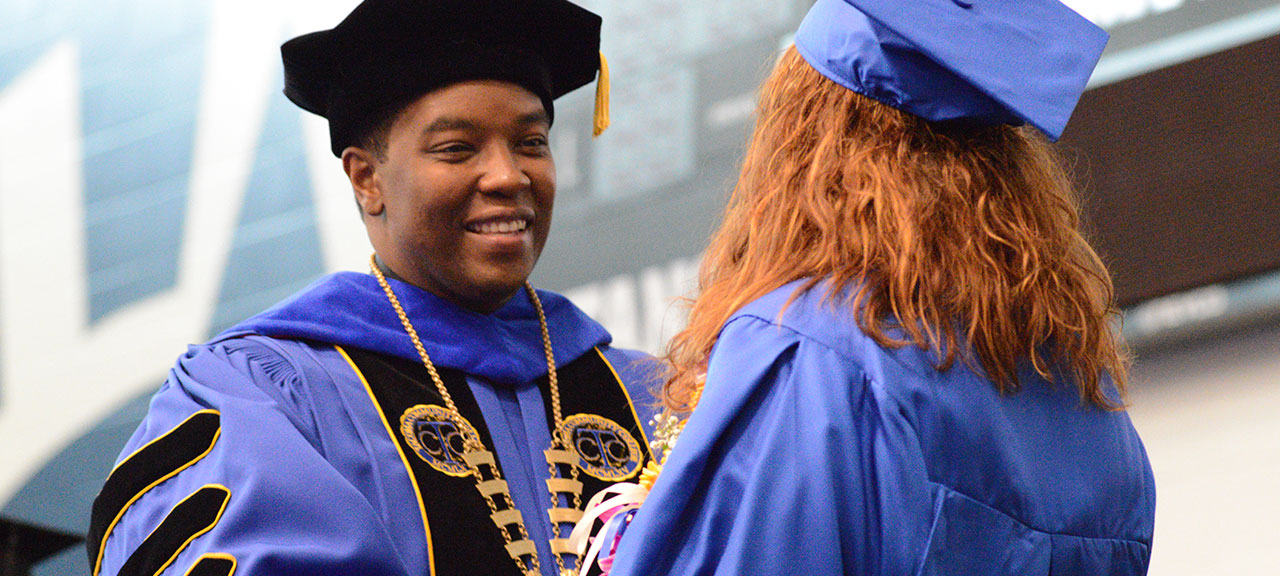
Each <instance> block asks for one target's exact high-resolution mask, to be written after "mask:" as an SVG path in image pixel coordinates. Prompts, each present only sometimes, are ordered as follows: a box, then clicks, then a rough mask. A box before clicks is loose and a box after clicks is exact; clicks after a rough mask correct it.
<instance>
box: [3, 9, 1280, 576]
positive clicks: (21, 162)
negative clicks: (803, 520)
mask: <svg viewBox="0 0 1280 576" xmlns="http://www.w3.org/2000/svg"><path fill="white" fill-rule="evenodd" d="M355 3H356V2H354V1H352V0H305V1H304V0H278V1H268V2H261V1H255V2H250V1H248V0H216V1H214V0H94V1H90V0H59V1H58V2H47V1H43V0H0V517H2V518H3V521H5V522H10V523H15V524H23V525H33V526H40V527H44V529H47V530H51V531H56V532H60V533H65V534H69V535H76V534H83V533H84V531H85V529H86V527H87V524H88V515H89V504H90V502H91V501H92V498H93V496H94V494H95V493H96V491H97V489H98V488H99V487H100V485H101V483H102V481H103V480H104V479H105V477H106V474H107V472H108V471H109V470H110V468H111V466H112V463H113V461H114V458H115V457H116V455H117V453H118V451H119V449H120V447H121V446H122V445H123V443H124V442H125V440H126V439H127V438H128V436H129V435H130V434H131V433H132V431H133V429H134V427H135V426H136V424H137V422H138V420H139V419H140V418H141V417H142V415H143V414H144V413H145V410H146V403H147V399H148V397H149V396H150V394H151V392H152V391H153V390H154V389H155V388H156V387H157V386H158V385H159V384H160V382H161V381H163V379H164V377H165V374H166V370H167V368H168V366H170V365H171V364H172V362H173V360H174V358H176V357H177V356H178V355H179V354H181V353H182V352H183V350H184V347H185V345H187V344H190V343H196V342H200V341H202V340H204V339H206V338H208V337H209V336H210V335H212V334H214V333H217V332H218V331H220V330H221V329H223V328H225V327H227V326H229V325H231V324H232V323H234V322H236V321H237V320H239V319H242V318H244V317H246V316H248V315H250V314H253V313H254V312H256V311H258V310H261V309H263V308H265V307H266V306H268V305H270V304H272V303H274V302H275V301H277V300H279V299H281V298H283V297H285V296H286V295H288V294H290V293H292V292H294V291H296V290H299V289H301V288H302V287H304V286H306V285H307V284H308V283H309V282H311V281H313V280H315V279H316V278H317V277H319V276H320V275H322V274H324V273H326V272H329V271H334V270H344V269H349V270H363V268H364V262H365V261H366V259H367V257H368V254H369V252H370V251H371V249H370V247H369V244H368V241H367V240H366V239H365V237H364V233H363V229H362V227H361V225H360V222H359V217H358V214H357V212H356V208H355V205H354V202H353V200H352V198H351V193H350V190H349V187H348V186H347V183H346V180H345V177H344V176H343V173H342V170H341V166H340V164H339V162H338V161H337V160H336V159H334V158H333V157H332V155H331V154H330V153H329V150H328V135H327V127H326V125H325V123H324V121H323V120H322V119H319V118H316V117H314V116H311V115H309V114H306V113H304V112H302V111H300V110H299V109H297V108H296V107H294V106H293V105H291V104H290V103H289V102H288V101H287V100H286V99H285V98H284V97H283V95H282V94H281V93H280V89H281V76H282V74H281V71H280V63H279V45H280V43H281V42H283V41H284V40H286V39H288V38H290V37H292V36H295V35H297V34H300V33H303V32H309V31H313V30H318V29H321V28H328V27H331V26H332V25H333V24H335V23H337V22H338V21H339V20H340V19H341V18H342V17H343V16H345V14H346V13H347V12H349V11H350V9H351V8H352V7H353V6H354V5H355ZM581 3H582V4H583V5H585V6H586V7H587V8H589V9H592V10H594V11H596V12H597V13H599V14H601V15H602V16H603V17H604V20H605V28H604V46H603V50H604V52H605V54H606V55H607V56H608V57H609V62H610V65H611V71H612V78H613V103H612V108H613V121H614V124H613V127H612V128H611V129H610V130H609V131H608V132H606V133H605V134H604V135H603V136H602V137H600V138H599V139H596V140H592V138H591V136H590V133H591V126H590V122H591V120H590V117H591V109H592V95H591V94H590V92H591V91H590V90H583V91H579V92H577V93H574V94H571V95H569V96H566V97H565V98H563V99H561V100H560V101H559V102H558V103H557V107H558V113H557V114H556V117H557V123H556V126H555V128H554V131H553V136H552V140H553V143H552V145H553V151H554V154H555V158H556V161H557V168H558V173H559V197H558V202H557V206H556V223H555V226H554V229H553V232H552V235H551V239H550V241H549V243H548V245H547V249H546V251H545V253H544V254H543V257H542V261H541V263H540V264H539V267H538V270H537V272H536V273H535V275H534V282H535V284H537V285H538V286H540V287H543V288H548V289H552V290H559V291H563V292H565V293H566V294H568V295H569V296H570V297H572V298H573V299H574V300H575V301H576V302H577V303H578V304H579V305H580V306H581V307H582V308H583V309H585V310H586V311H587V312H588V313H590V314H592V315H593V316H594V317H596V318H597V319H599V320H600V321H601V322H603V323H604V324H605V325H606V326H607V327H609V329H610V330H611V331H612V332H613V334H614V336H615V341H616V342H617V343H618V344H619V345H622V346H627V347H633V348H642V349H646V350H649V351H655V352H656V351H659V350H660V349H661V346H662V344H663V343H664V342H665V341H666V340H667V339H668V338H669V337H670V336H671V335H672V334H673V333H674V332H675V330H677V329H678V328H679V327H680V325H681V322H682V321H683V318H682V312H681V309H680V308H679V307H678V306H676V305H674V304H673V301H674V299H676V298H677V297H679V296H681V295H687V294H689V293H690V292H691V290H692V288H693V286H694V282H695V278H696V273H697V265H698V257H699V254H700V253H701V251H702V250H703V248H704V247H705V244H706V239H707V237H708V234H709V233H710V231H711V230H712V228H713V227H714V226H715V224H716V222H717V219H718V217H719V209H720V207H721V206H722V205H723V202H724V200H725V197H726V195H727V193H728V191H729V190H730V189H731V187H732V183H733V179H734V177H735V175H736V171H737V164H738V161H739V158H740V155H741V152H742V150H743V148H744V144H745V140H746V137H747V135H748V132H749V130H750V127H751V123H752V119H753V118H752V115H753V109H754V101H755V89H756V87H757V86H758V84H759V82H760V81H761V79H762V78H763V77H764V74H765V73H766V71H767V70H768V68H769V66H770V65H771V64H772V62H773V59H774V58H775V57H776V55H777V53H778V51H779V49H781V48H782V47H785V46H786V45H787V44H788V43H789V35H790V33H791V32H792V31H793V30H794V29H795V27H796V25H797V24H798V23H799V20H800V19H801V18H802V17H803V15H804V13H805V11H806V10H807V9H808V6H809V5H810V3H811V2H810V1H809V0H648V1H645V2H625V1H619V0H590V1H584V2H581ZM1067 4H1068V5H1070V6H1072V7H1073V8H1075V9H1076V10H1077V11H1079V12H1080V13H1081V14H1083V15H1084V16H1086V17H1088V18H1090V19H1091V20H1093V21H1095V22H1097V23H1098V24H1100V25H1102V26H1104V27H1105V28H1107V29H1108V31H1109V32H1111V34H1112V40H1111V43H1110V44H1109V46H1108V48H1107V51H1106V53H1105V54H1104V56H1103V60H1102V63H1101V64H1100V66H1099V68H1098V71H1097V72H1096V73H1095V75H1094V78H1093V80H1092V82H1091V89H1090V90H1089V91H1088V92H1086V94H1085V96H1084V98H1083V99H1082V100H1081V103H1080V106H1079V108H1078V110H1077V113H1076V115H1075V118H1074V120H1073V123H1072V124H1071V125H1070V126H1069V127H1068V129H1067V132H1066V134H1065V135H1064V137H1063V143H1062V144H1063V145H1062V149H1063V151H1064V153H1065V154H1066V155H1067V157H1068V159H1069V160H1070V161H1071V162H1072V165H1073V167H1074V172H1075V174H1076V176H1077V178H1078V180H1079V182H1080V183H1081V185H1082V188H1083V190H1084V192H1085V199H1084V200H1085V213H1086V218H1087V222H1086V223H1087V225H1088V229H1089V232H1090V236H1091V238H1092V239H1093V240H1094V241H1095V244H1096V247H1097V248H1098V249H1099V252H1100V253H1101V254H1102V255H1103V257H1104V259H1105V260H1106V261H1107V262H1108V264H1109V265H1110V266H1111V268H1112V270H1113V272H1114V274H1115V277H1116V286H1117V289H1118V290H1119V296H1120V299H1121V303H1122V304H1123V306H1124V307H1125V308H1126V312H1127V313H1126V322H1125V326H1124V330H1125V333H1126V337H1128V338H1129V339H1130V341H1131V342H1133V343H1134V345H1135V348H1136V349H1137V351H1138V354H1139V359H1138V364H1137V367H1136V371H1135V376H1134V379H1135V385H1136V392H1135V396H1134V404H1135V406H1134V409H1133V416H1134V420H1135V422H1136V424H1137V425H1138V428H1139V430H1140V431H1141V432H1142V433H1143V435H1144V439H1145V440H1146V442H1147V445H1148V449H1149V451H1150V453H1151V457H1152V460H1153V464H1154V466H1155V469H1156V474H1157V481H1158V484H1159V488H1160V502H1159V508H1158V513H1157V527H1156V542H1155V548H1154V550H1155V552H1154V558H1153V563H1152V570H1151V573H1152V574H1157V575H1168V574H1206V573H1230V574H1272V573H1274V570H1275V569H1276V567H1277V566H1280V548H1277V547H1276V546H1275V545H1274V542H1275V541H1276V540H1278V539H1280V527H1277V523H1276V522H1275V520H1274V519H1275V518H1277V517H1280V496H1277V495H1276V494H1275V491H1274V489H1273V488H1272V485H1273V484H1274V480H1273V479H1274V478H1275V477H1276V476H1278V475H1280V417H1278V415H1280V184H1278V182H1280V179H1277V178H1276V177H1275V175H1276V174H1277V173H1280V74H1277V71H1278V70H1280V0H1068V1H1067ZM68 542H70V540H69V541H68ZM87 570H88V568H87V563H86V561H85V558H84V551H83V546H73V547H72V548H70V549H68V550H67V551H66V552H63V553H61V554H57V555H54V556H52V557H50V558H48V559H46V560H43V561H42V562H41V563H39V564H37V565H36V566H35V567H34V569H33V573H34V574H71V573H76V574H83V573H86V572H87Z"/></svg>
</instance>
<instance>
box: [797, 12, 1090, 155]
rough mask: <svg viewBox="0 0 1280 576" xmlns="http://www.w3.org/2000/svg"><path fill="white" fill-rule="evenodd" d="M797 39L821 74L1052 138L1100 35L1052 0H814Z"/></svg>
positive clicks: (901, 101)
mask: <svg viewBox="0 0 1280 576" xmlns="http://www.w3.org/2000/svg"><path fill="white" fill-rule="evenodd" d="M795 43H796V49H797V50H798V51H799V52H800V54H801V55H802V56H803V57H804V58H805V60H806V61H807V62H808V63H809V64H810V65H811V66H813V67H814V68H815V69H817V70H818V71H819V72H821V73H822V74H823V75H824V76H826V77H827V78H829V79H831V80H832V81H834V82H836V83H838V84H840V85H842V86H844V87H846V88H848V89H850V90H853V91H855V92H857V93H859V94H862V95H864V96H867V97H868V98H872V99H875V100H878V101H880V102H882V103H884V104H887V105H889V106H893V107H894V108H897V109H899V110H902V111H904V112H908V113H911V114H914V115H916V116H920V117H921V118H924V119H926V120H931V121H952V120H964V121H969V122H974V123H978V124H1014V125H1020V124H1024V123H1028V124H1031V125H1032V126H1035V127H1036V128H1038V129H1040V131H1042V132H1044V133H1045V134H1046V135H1047V136H1048V137H1049V138H1050V139H1051V140H1057V139H1058V137H1059V136H1061V135H1062V130H1063V129H1064V128H1065V127H1066V124H1067V120H1068V119H1069V118H1070V117H1071V112H1072V111H1073V110H1074V109H1075V106H1076V103H1077V102H1078V101H1079V99H1080V94H1081V93H1083V92H1084V88H1085V85H1086V84H1087V83H1088V81H1089V76H1090V75H1091V74H1092V73H1093V68H1094V67H1095V66H1096V65H1097V63H1098V59H1099V58H1100V57H1101V56H1102V49H1103V47H1105V46H1106V43H1107V33H1106V32H1105V31H1103V30H1102V29H1101V28H1099V27H1097V26H1096V25H1094V24H1093V23H1091V22H1089V21H1088V20H1086V19H1085V18H1084V17H1083V16H1080V15H1079V14H1077V13H1075V12H1074V11H1073V10H1071V9H1070V8H1068V7H1067V6H1065V5H1064V4H1062V3H1061V2H1059V1H1058V0H1000V1H993V0H988V1H984V2H978V1H975V0H817V3H815V4H814V6H813V8H812V9H810V11H809V14H808V15H807V16H806V17H805V19H804V22H802V23H801V24H800V29H799V30H797V31H796V37H795Z"/></svg>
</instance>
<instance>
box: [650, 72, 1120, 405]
mask: <svg viewBox="0 0 1280 576" xmlns="http://www.w3.org/2000/svg"><path fill="white" fill-rule="evenodd" d="M798 279H809V280H808V283H807V284H805V285H804V288H803V289H809V288H812V287H814V286H815V285H817V283H818V282H822V281H831V282H832V283H833V284H834V285H835V286H838V287H842V288H843V287H848V288H850V289H851V290H850V293H851V294H852V298H851V300H850V301H848V302H838V303H837V302H833V304H836V305H840V306H845V307H847V309H848V310H849V313H850V314H854V315H855V316H856V319H857V321H858V324H859V326H860V327H861V329H862V330H863V331H864V332H865V333H866V334H867V335H869V336H870V337H872V338H874V339H875V341H876V342H877V343H879V344H880V345H882V346H886V347H898V346H905V345H915V346H919V347H921V348H924V349H929V350H932V351H934V352H936V355H937V359H938V363H937V367H938V369H940V370H948V369H950V368H952V367H953V366H954V365H955V364H956V362H957V360H960V361H961V362H962V363H968V364H969V365H970V366H971V367H974V368H977V366H976V365H974V364H972V362H973V361H974V360H976V361H977V362H979V363H980V364H981V368H982V369H983V370H985V373H986V375H987V377H988V378H989V379H990V380H991V381H992V382H993V383H994V384H995V386H996V387H997V388H998V389H999V390H1000V391H1001V392H1002V393H1013V392H1016V391H1017V389H1018V386H1019V383H1018V380H1017V376H1016V374H1017V366H1018V364H1019V363H1020V362H1022V361H1029V362H1030V363H1031V365H1032V366H1033V367H1034V368H1035V370H1036V371H1037V372H1039V373H1040V374H1041V375H1042V376H1044V377H1046V378H1048V379H1053V374H1055V373H1062V374H1065V376H1066V377H1068V378H1071V379H1073V381H1074V382H1075V383H1076V385H1077V386H1078V387H1079V390H1080V394H1081V397H1082V398H1083V399H1084V400H1086V401H1087V402H1089V403H1091V404H1094V405H1096V406H1100V407H1104V408H1108V409H1119V408H1121V407H1123V399H1124V398H1125V382H1126V379H1127V372H1128V365H1129V361H1128V355H1127V352H1126V350H1125V348H1124V345H1123V343H1122V342H1121V341H1120V340H1119V339H1118V337H1117V335H1116V334H1115V333H1114V332H1113V330H1112V325H1111V322H1112V321H1113V320H1115V319H1116V318H1118V309H1117V308H1116V305H1115V298H1114V291H1113V288H1112V284H1111V279H1110V276H1109V275H1108V273H1107V270H1106V268H1105V267H1104V265H1103V264H1102V262H1101V261H1100V260H1099V258H1098V256H1097V254H1096V253H1094V251H1093V250H1092V249H1091V248H1090V247H1089V244H1088V243H1087V242H1086V241H1085V239H1084V237H1083V236H1082V235H1081V232H1080V222H1079V209H1078V207H1077V201H1076V195H1075V192H1074V190H1073V186H1072V184H1071V182H1070V180H1069V178H1068V176H1067V173H1066V170H1065V169H1064V167H1063V163H1062V162H1061V160H1060V159H1059V158H1058V156H1057V155H1056V153H1055V152H1054V151H1053V149H1052V148H1051V146H1050V144H1049V143H1048V142H1047V141H1046V140H1045V139H1044V137H1043V136H1041V135H1040V134H1039V133H1038V132H1035V131H1034V130H1032V129H1030V128H1020V127H1012V126H1004V125H1001V126H987V127H977V126H964V125H951V124H947V123H930V122H928V121H925V120H922V119H920V118H918V117H916V116H913V115H910V114H906V113H903V112H900V111H898V110H896V109H894V108H891V107H889V106H886V105H883V104H880V103H878V102H875V101H873V100H871V99H869V98H866V97H863V96H861V95H859V94H856V93H854V92H853V91H850V90H848V89H846V88H844V87H842V86H839V85H837V84H835V83H834V82H832V81H830V80H828V79H827V78H826V77H824V76H822V75H821V74H820V73H818V72H817V71H816V70H814V69H813V68H812V67H810V66H809V64H808V63H807V62H805V61H804V59H803V58H802V57H801V56H800V55H799V53H797V52H796V50H795V48H794V47H792V48H790V49H788V50H787V51H786V53H785V54H784V55H783V56H782V58H781V59H780V61H779V62H778V64H777V65H776V67H775V68H774V70H773V73H772V75H771V76H770V77H769V78H768V80H766V82H765V83H764V86H763V88H762V90H761V94H760V102H759V105H758V109H757V124H756V127H755V132H754V134H753V135H752V138H751V141H750V146H749V148H748V150H747V154H746V158H745V160H744V161H743V165H742V170H741V174H740V177H739V180H738V183H737V185H736V187H735V188H734V190H733V194H732V196H731V197H730V199H729V204H728V207H727V209H726V212H725V215H724V221H723V223H722V224H721V227H720V229H719V230H718V231H717V232H716V233H715V234H714V236H713V237H712V240H711V243H710V246H709V247H708V250H707V253H706V255H705V256H704V259H703V263H702V268H701V271H700V276H699V295H698V296H697V298H696V300H695V301H694V302H693V305H692V310H691V311H690V315H689V323H688V325H687V327H686V328H685V329H684V330H683V331H682V332H680V333H679V334H678V335H677V336H676V337H675V338H674V339H673V340H672V342H671V343H670V345H669V347H668V350H667V359H668V360H669V361H670V363H671V365H672V366H673V372H672V374H671V376H670V377H669V379H668V380H667V382H666V385H665V387H664V390H663V400H664V403H665V404H666V405H667V407H668V408H669V409H671V410H674V411H677V412H682V411H687V410H689V409H691V408H692V407H693V404H694V403H696V392H695V390H697V389H698V387H699V380H700V376H701V375H702V374H703V373H704V372H705V370H706V365H707V358H708V356H709V354H710V353H711V349H712V346H713V345H714V344H715V342H716V338H717V337H718V334H719V331H720V329H721V327H722V326H723V324H724V322H725V321H726V320H728V318H729V317H730V316H731V315H732V314H733V313H734V312H735V311H737V310H738V309H740V308H742V307H743V306H744V305H746V304H747V303H749V302H751V301H752V300H755V299H756V298H759V297H760V296H763V295H764V294H767V293H769V292H771V291H773V290H774V289H776V288H778V287H780V286H782V285H784V284H786V283H788V282H791V281H794V280H798ZM835 292H836V291H835V290H833V291H831V293H835ZM793 297H794V296H793ZM891 334H896V335H897V336H892V335H891ZM1107 375H1109V376H1110V377H1111V379H1112V380H1113V381H1114V382H1115V384H1116V386H1117V388H1118V390H1119V393H1120V399H1121V400H1120V401H1119V402H1115V401H1113V400H1111V399H1109V398H1108V396H1107V395H1106V393H1105V391H1104V382H1105V378H1106V376H1107Z"/></svg>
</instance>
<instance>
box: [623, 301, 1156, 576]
mask: <svg viewBox="0 0 1280 576" xmlns="http://www.w3.org/2000/svg"><path fill="white" fill-rule="evenodd" d="M799 286H800V284H799V283H793V284H790V285H787V286H784V287H782V288H780V289H778V290H776V291H774V292H772V293H770V294H768V295H766V296H764V297H762V298H760V299H759V300H757V301H755V302H753V303H751V304H749V305H747V306H746V307H744V308H743V309H742V310H740V311H739V312H737V313H736V314H734V315H733V317H732V318H731V319H730V320H729V321H728V322H727V323H726V324H725V326H724V328H723V331H722V333H721V334H720V338H719V340H718V342H717V344H716V347H715V349H714V350H713V352H712V354H711V359H710V365H709V368H708V371H707V380H706V388H705V391H704V394H703V396H702V400H701V402H700V404H699V405H698V407H697V409H696V410H695V411H694V413H693V415H692V417H691V418H690V420H689V422H688V424H687V426H686V428H685V429H684V431H683V432H682V433H681V434H680V436H679V439H678V441H677V444H676V447H675V448H674V450H673V451H672V453H671V454H670V456H669V461H668V462H667V464H666V465H665V467H664V470H663V471H662V474H661V476H660V477H659V479H658V481H657V483H656V484H655V486H654V487H653V490H652V492H651V493H650V494H649V496H648V499H647V500H646V501H645V503H644V504H643V506H642V507H641V508H640V511H639V512H638V514H637V515H636V517H635V519H634V521H633V522H632V523H631V524H630V526H629V528H628V529H627V531H626V532H625V535H624V536H623V538H622V541H621V543H620V544H619V548H618V551H617V556H616V559H615V564H614V569H613V571H612V572H611V574H612V576H641V575H643V576H661V575H667V574H673V575H674V574H678V575H681V576H693V575H710V574H717V575H738V574H752V575H766V574H804V575H806V576H815V575H824V574H858V575H894V576H899V575H905V574H924V575H933V574H956V575H978V574H981V575H984V576H1001V575H1035V574H1044V575H1048V574H1054V575H1090V576H1096V575H1103V574H1115V575H1120V574H1126V575H1127V574H1144V573H1146V569H1147V564H1148V560H1149V557H1150V550H1151V536H1152V528H1153V518H1154V508H1155V484H1154V480H1153V477H1152V473H1151V467H1150V464H1149V462H1148V460H1147V456H1146V453H1145V451H1144V448H1143V446H1142V442H1141V441H1140V440H1139V438H1138V435H1137V433H1136V432H1135V431H1134V428H1133V426H1132V425H1131V423H1130V421H1129V417H1128V415H1127V414H1126V413H1125V412H1122V411H1120V412H1115V411H1106V410H1101V409H1098V408H1094V407H1091V406H1087V405H1084V404H1083V403H1082V401H1081V399H1080V396H1079V393H1078V392H1077V389H1076V387H1075V386H1074V385H1073V384H1071V383H1070V381H1069V380H1065V379H1059V383H1058V384H1051V383H1049V382H1047V381H1045V380H1043V379H1041V378H1039V377H1038V376H1037V375H1036V374H1035V372H1034V371H1031V370H1025V371H1023V372H1022V373H1021V374H1020V381H1021V384H1022V390H1021V391H1020V392H1018V393H1016V394H1012V395H1007V396H1002V395H1000V394H999V393H998V392H997V391H996V389H995V387H994V386H993V385H992V384H991V382H989V381H988V380H987V379H985V378H984V377H982V376H980V375H978V374H976V373H975V372H974V371H973V370H971V369H968V368H965V367H963V366H957V367H955V368H952V369H950V370H948V371H945V372H940V371H938V370H937V369H936V368H935V359H934V356H933V355H931V354H929V353H927V352H925V351H923V350H921V349H919V348H916V347H904V348H899V349H886V348H884V347H881V346H879V345H877V344H876V342H875V341H873V340H872V339H871V338H869V337H867V336H866V335H865V334H864V333H863V332H862V331H861V330H860V329H859V328H858V326H857V324H856V322H855V320H854V318H853V315H852V314H851V313H850V312H849V310H848V307H847V305H845V306H843V307H841V308H837V307H836V306H834V305H832V304H830V303H827V302H824V301H823V296H824V295H825V294H826V293H827V289H825V288H824V286H825V285H822V284H820V285H818V287H816V288H814V289H813V290H810V291H808V292H805V293H804V294H802V295H800V296H799V297H798V298H796V300H795V301H794V302H793V303H791V305H790V306H789V307H785V305H786V302H787V299H788V298H789V297H790V296H791V295H792V293H793V292H794V291H795V290H796V289H797V288H798V287H799ZM784 307H785V313H784V312H783V309H784Z"/></svg>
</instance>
